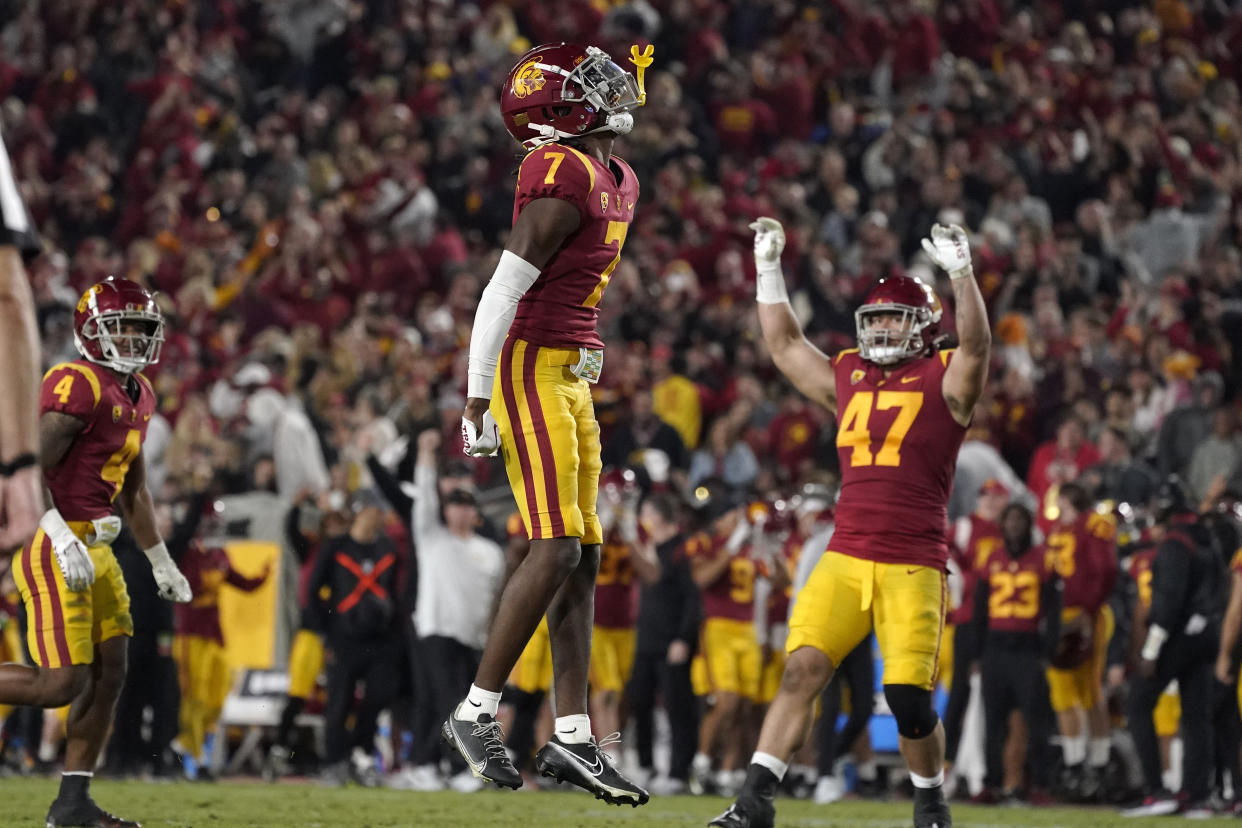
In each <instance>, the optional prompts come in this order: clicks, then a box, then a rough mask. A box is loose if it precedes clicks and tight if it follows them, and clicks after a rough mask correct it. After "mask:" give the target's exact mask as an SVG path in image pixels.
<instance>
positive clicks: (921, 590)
mask: <svg viewBox="0 0 1242 828" xmlns="http://www.w3.org/2000/svg"><path fill="white" fill-rule="evenodd" d="M952 358H953V351H952V350H947V351H940V352H938V353H936V354H933V355H932V356H928V357H920V358H917V359H912V360H909V361H907V362H903V363H900V364H898V365H897V366H895V367H894V368H892V369H891V370H892V373H891V374H890V375H889V376H888V377H885V376H884V369H883V368H881V367H880V366H878V365H874V364H872V363H870V362H867V361H864V360H863V359H862V358H861V357H860V356H859V354H858V351H857V349H849V350H846V351H842V352H841V353H840V354H838V355H837V356H836V357H835V358H834V359H833V369H834V371H835V373H836V388H837V454H838V456H839V458H840V463H841V497H840V500H839V501H838V503H837V509H836V518H837V523H836V530H835V532H834V533H833V536H832V544H831V548H830V549H829V550H828V551H827V552H825V553H824V556H823V557H822V558H821V559H820V561H819V563H818V564H816V566H815V570H814V572H812V573H811V577H810V579H809V580H808V581H807V584H806V586H805V587H804V588H803V590H802V592H801V593H800V594H799V596H798V600H797V601H796V602H795V603H794V608H793V617H792V618H791V619H790V622H789V640H788V642H787V644H786V649H787V651H788V652H791V653H792V652H793V651H794V650H796V649H798V648H799V647H808V646H809V647H815V648H816V649H818V650H820V651H821V652H823V653H824V654H825V655H827V656H828V658H829V659H830V660H831V661H832V663H833V664H840V663H841V660H842V659H843V658H845V656H846V655H847V654H849V652H850V651H851V650H852V649H854V647H856V646H858V644H859V642H861V641H862V640H863V638H865V637H866V635H867V633H869V632H870V631H871V630H872V629H873V628H874V629H875V633H876V639H877V640H878V641H879V644H880V650H881V653H882V654H883V657H884V683H885V684H908V685H913V686H916V687H922V688H924V689H927V690H930V689H931V688H932V686H933V684H934V681H935V676H936V664H937V661H938V659H939V652H940V640H941V634H942V632H943V627H944V616H945V599H946V595H945V575H944V568H945V563H946V561H947V559H948V542H947V539H946V537H945V527H946V525H947V523H948V521H947V517H946V508H947V504H948V499H949V490H950V488H951V486H952V484H953V471H954V466H955V464H956V460H957V451H958V449H959V448H960V447H961V444H962V438H963V437H964V436H965V433H966V429H965V428H963V427H962V426H961V425H959V424H958V422H957V421H956V420H954V419H953V415H952V413H951V412H950V411H949V406H948V404H947V403H946V402H945V400H944V396H943V395H942V393H941V390H940V388H941V381H942V380H943V379H944V373H945V370H946V368H947V367H948V365H949V362H950V360H952Z"/></svg>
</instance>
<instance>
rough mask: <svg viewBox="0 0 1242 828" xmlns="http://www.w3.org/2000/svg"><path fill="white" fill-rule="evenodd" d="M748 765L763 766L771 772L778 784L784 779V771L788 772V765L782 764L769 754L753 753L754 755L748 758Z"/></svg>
mask: <svg viewBox="0 0 1242 828" xmlns="http://www.w3.org/2000/svg"><path fill="white" fill-rule="evenodd" d="M750 763H751V764H752V765H763V766H764V767H765V768H767V769H768V770H770V771H772V773H773V775H775V776H776V779H777V781H778V782H779V781H780V780H782V779H784V778H785V771H787V770H789V764H788V763H786V762H782V761H781V760H780V759H777V758H776V757H775V756H773V755H772V754H770V753H762V752H760V751H755V754H754V755H753V756H751V757H750Z"/></svg>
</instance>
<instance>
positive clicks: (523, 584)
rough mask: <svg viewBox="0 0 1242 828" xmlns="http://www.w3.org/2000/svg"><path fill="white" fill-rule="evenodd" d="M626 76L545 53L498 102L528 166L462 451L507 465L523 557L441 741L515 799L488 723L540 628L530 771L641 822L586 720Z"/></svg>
mask: <svg viewBox="0 0 1242 828" xmlns="http://www.w3.org/2000/svg"><path fill="white" fill-rule="evenodd" d="M631 61H632V62H633V63H634V64H635V66H637V67H638V79H637V80H635V78H634V77H633V76H632V75H631V74H630V73H629V72H627V71H625V70H624V69H622V68H621V67H620V66H618V65H617V64H616V63H614V62H613V61H612V60H611V59H610V58H609V57H608V55H607V54H605V53H604V52H603V51H602V50H600V49H597V48H595V47H593V46H588V47H585V48H584V47H581V46H571V45H568V44H564V43H562V44H557V45H548V46H540V47H538V48H536V49H533V50H531V51H530V52H527V53H526V54H525V55H523V56H522V57H521V58H519V59H518V62H517V65H516V66H514V67H513V70H512V71H511V72H510V73H509V77H508V78H507V79H506V81H505V85H504V88H503V89H502V90H501V113H502V115H503V116H504V119H505V125H506V127H507V128H508V129H509V132H510V134H512V135H513V137H514V138H516V139H517V140H518V141H520V142H522V144H524V145H525V146H526V147H527V148H528V149H530V153H529V154H528V155H527V156H526V158H525V159H524V160H523V161H522V165H521V167H520V168H519V170H518V179H517V196H516V199H515V203H514V208H513V231H512V232H511V233H510V234H509V238H508V242H507V244H506V247H505V251H504V253H503V254H502V255H501V257H500V263H499V264H498V265H497V266H496V272H495V274H494V275H493V276H492V279H491V281H490V282H489V283H488V285H487V288H486V289H485V290H484V291H483V296H482V297H481V298H480V299H479V307H478V310H477V311H476V312H475V318H474V330H473V333H472V334H471V337H470V366H469V377H468V393H467V400H466V410H465V412H464V414H463V416H462V438H463V442H464V447H465V451H466V453H467V454H469V455H475V456H486V455H492V454H495V453H496V452H497V450H500V451H501V453H503V455H504V462H505V470H506V471H507V472H508V475H509V483H510V485H511V486H512V487H513V495H514V498H515V499H516V500H517V505H518V510H519V511H520V512H521V515H522V522H523V523H524V524H525V528H526V534H527V536H528V537H529V538H530V551H529V552H528V553H527V554H526V557H525V558H524V559H523V561H522V562H521V564H520V565H519V566H518V567H517V569H516V570H515V571H514V572H513V575H512V576H511V577H510V579H509V582H508V583H507V584H506V586H505V589H504V592H503V594H502V596H501V599H500V603H499V606H498V607H497V610H496V617H495V620H494V621H493V623H492V628H491V633H490V634H489V635H488V638H487V646H486V647H485V649H484V650H483V658H482V660H481V662H480V664H479V669H478V672H477V673H476V675H475V679H474V684H473V685H471V687H470V692H469V694H468V695H467V697H466V698H465V699H464V700H463V701H462V702H461V703H460V704H459V705H458V706H457V708H456V709H455V710H454V711H453V713H451V714H450V715H449V718H448V720H447V721H446V722H445V723H444V728H443V732H444V736H445V738H446V739H447V740H448V741H449V742H450V743H451V744H452V745H453V746H454V747H455V748H457V750H458V751H459V752H460V753H461V754H462V757H463V758H464V759H465V760H466V762H467V763H468V764H469V766H470V769H471V771H472V772H473V773H474V774H475V775H476V776H481V777H483V778H485V779H489V780H491V781H493V782H495V783H496V784H498V785H501V786H504V787H510V788H519V787H521V785H522V778H521V776H519V775H518V772H517V770H515V769H514V767H513V763H512V762H510V761H509V758H508V756H507V755H506V754H505V746H504V741H503V734H502V733H501V731H500V725H499V724H498V723H497V722H496V721H495V715H496V708H497V705H498V703H499V701H500V692H501V690H502V688H503V687H504V683H505V679H506V678H507V677H508V675H509V673H510V671H511V670H512V669H513V665H514V664H515V663H516V662H517V659H518V656H519V655H520V654H521V652H522V649H523V647H525V645H526V642H527V641H528V640H529V639H530V637H531V635H532V634H533V633H534V631H535V628H536V626H538V624H539V620H540V618H542V617H543V616H544V614H545V612H546V614H547V619H548V632H549V635H550V640H551V647H552V662H553V667H554V674H555V675H554V682H555V684H554V686H555V691H556V692H555V698H556V716H557V718H556V733H555V734H554V735H553V737H552V739H551V740H550V741H549V742H548V743H547V744H546V745H545V746H544V747H543V748H542V749H541V750H540V751H539V753H538V755H537V756H536V758H535V766H536V769H537V770H538V771H539V772H540V773H542V774H543V775H545V776H551V777H554V778H557V779H563V780H565V781H567V782H572V783H573V784H575V785H578V786H579V787H581V788H585V789H586V790H588V791H590V792H591V793H593V794H594V795H595V796H596V797H597V798H599V799H603V800H605V801H607V802H609V803H613V804H630V805H635V806H637V805H641V804H643V803H645V802H646V801H647V798H648V797H647V792H646V791H645V790H643V789H642V788H641V787H639V786H638V785H635V784H634V783H633V782H631V781H629V780H628V779H626V778H625V777H624V776H622V775H621V774H620V773H619V772H618V771H617V769H616V768H615V767H614V766H613V765H612V762H611V760H610V759H609V758H608V756H607V754H606V753H604V752H603V751H601V749H600V745H599V744H598V743H597V742H596V740H595V737H594V736H593V735H592V732H591V722H590V719H589V718H588V716H587V676H588V670H589V666H590V655H591V627H592V621H593V615H594V612H593V601H594V594H595V578H596V573H597V571H598V569H599V561H600V543H601V541H602V533H601V530H600V521H599V517H598V515H597V514H596V508H595V506H596V498H597V495H598V490H599V474H600V442H599V424H598V423H597V422H596V420H595V410H594V407H593V406H592V403H591V383H594V382H596V381H597V380H598V379H599V375H600V370H601V367H602V364H603V342H602V341H601V340H600V338H599V334H598V333H596V330H595V323H596V318H597V317H598V315H599V303H600V299H601V298H602V297H603V293H604V289H605V288H606V287H607V286H608V280H609V277H610V276H611V275H612V272H613V270H614V269H615V268H616V266H617V263H618V262H619V261H620V260H621V246H622V244H623V243H624V242H625V235H626V231H627V230H628V229H629V225H630V222H631V221H632V220H633V218H634V209H635V207H636V205H637V203H638V180H637V179H636V178H635V177H634V172H633V170H631V169H630V168H629V166H628V165H627V164H626V163H625V162H624V161H622V160H621V159H619V158H617V157H616V156H614V155H613V154H612V147H613V141H614V140H615V139H616V137H617V136H618V135H623V134H625V133H627V132H629V131H630V129H631V128H632V126H633V123H634V116H633V115H632V114H631V113H630V110H632V109H634V108H636V107H638V106H640V105H641V104H642V103H643V100H644V99H645V95H644V94H643V92H642V86H643V82H642V79H643V71H644V69H645V68H646V66H647V65H648V64H650V63H651V57H650V51H648V52H647V53H645V54H639V52H638V48H637V47H635V48H634V49H632V50H631ZM605 741H606V742H609V743H611V739H607V740H605Z"/></svg>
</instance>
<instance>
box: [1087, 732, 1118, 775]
mask: <svg viewBox="0 0 1242 828" xmlns="http://www.w3.org/2000/svg"><path fill="white" fill-rule="evenodd" d="M1112 744H1113V740H1112V739H1110V738H1109V737H1107V736H1104V737H1102V738H1098V739H1092V740H1091V741H1090V742H1088V743H1087V764H1088V765H1090V766H1091V767H1093V768H1102V767H1104V766H1105V765H1107V764H1108V751H1109V748H1111V747H1112Z"/></svg>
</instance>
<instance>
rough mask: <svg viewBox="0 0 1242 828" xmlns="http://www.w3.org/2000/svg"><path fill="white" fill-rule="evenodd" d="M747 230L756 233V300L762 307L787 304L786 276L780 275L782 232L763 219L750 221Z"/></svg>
mask: <svg viewBox="0 0 1242 828" xmlns="http://www.w3.org/2000/svg"><path fill="white" fill-rule="evenodd" d="M750 229H751V230H754V231H755V274H756V277H757V278H756V279H755V299H756V300H757V301H758V302H759V303H760V304H761V305H780V304H783V303H785V302H788V301H789V294H788V293H787V292H786V290H785V275H784V274H783V273H781V252H782V251H784V249H785V228H784V227H781V223H780V222H779V221H777V220H776V219H774V218H768V217H767V216H763V217H761V218H758V219H756V220H755V221H752V222H751V223H750Z"/></svg>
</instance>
